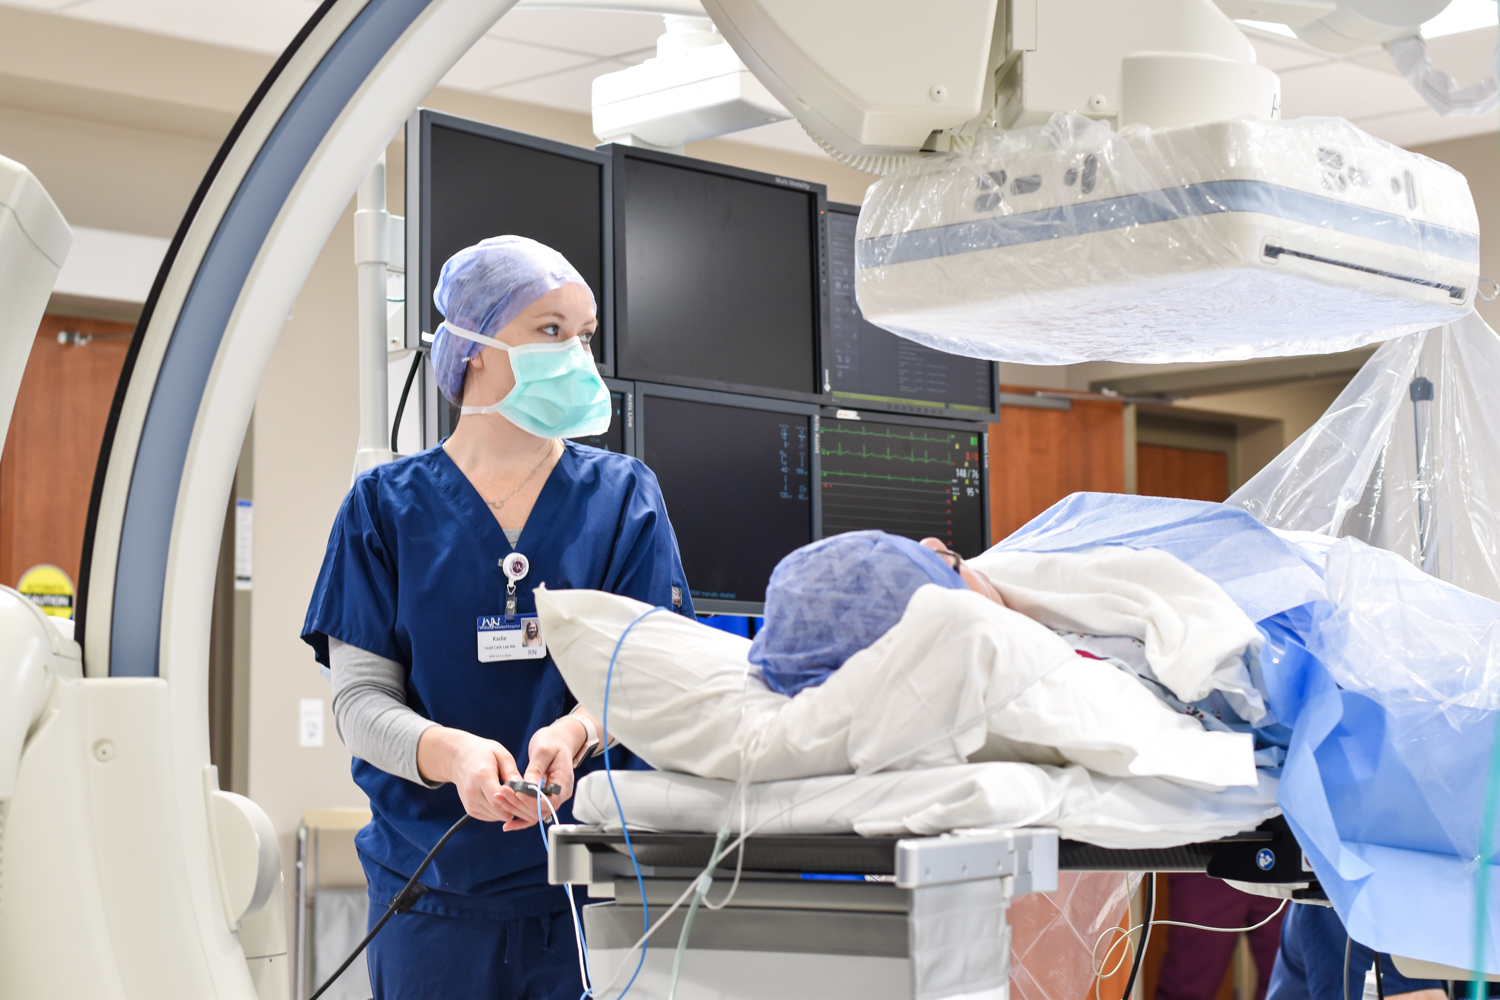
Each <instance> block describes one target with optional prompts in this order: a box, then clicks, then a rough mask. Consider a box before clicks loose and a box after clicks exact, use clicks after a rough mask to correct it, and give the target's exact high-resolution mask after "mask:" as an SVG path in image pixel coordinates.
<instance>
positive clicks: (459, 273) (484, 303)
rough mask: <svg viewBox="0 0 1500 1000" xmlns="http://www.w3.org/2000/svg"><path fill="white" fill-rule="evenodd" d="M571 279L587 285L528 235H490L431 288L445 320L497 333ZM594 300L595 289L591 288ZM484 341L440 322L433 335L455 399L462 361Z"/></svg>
mask: <svg viewBox="0 0 1500 1000" xmlns="http://www.w3.org/2000/svg"><path fill="white" fill-rule="evenodd" d="M567 284H579V285H582V286H583V287H585V288H588V282H586V281H584V280H583V275H581V274H579V273H578V271H577V269H575V268H574V267H573V265H572V264H569V263H568V259H567V258H566V257H564V256H563V255H562V254H560V253H558V252H557V251H556V250H554V249H552V248H551V247H549V246H546V245H544V244H541V243H538V242H537V241H536V240H529V239H527V238H526V237H524V236H492V237H490V238H489V239H487V240H484V241H483V242H481V243H476V244H474V245H473V246H471V247H468V248H466V249H463V250H460V251H459V252H458V253H456V254H454V255H453V256H452V257H449V258H448V263H446V264H444V265H443V271H442V273H441V274H439V275H438V283H437V288H435V289H434V290H433V292H432V302H433V305H435V306H437V308H438V312H440V313H442V314H443V317H444V319H445V320H446V321H447V322H449V323H452V324H453V325H454V326H457V327H459V328H461V329H464V330H468V331H470V332H471V333H478V334H483V335H484V336H486V337H493V336H495V334H497V333H499V332H500V331H501V330H503V329H504V328H505V327H507V326H509V325H510V322H511V320H513V319H515V318H516V317H517V316H519V315H521V313H522V312H523V311H524V310H525V309H526V307H527V306H529V305H531V304H532V303H533V302H535V301H536V300H537V299H539V298H541V297H542V296H543V295H546V294H547V293H548V292H550V291H552V290H553V289H556V288H561V287H562V286H563V285H567ZM589 298H590V301H592V300H593V292H592V291H590V293H589ZM482 350H484V345H483V344H477V343H475V342H474V341H472V340H465V339H464V338H462V337H455V336H453V334H451V333H449V332H448V331H447V329H445V328H444V327H441V326H440V327H438V329H437V334H436V335H435V336H434V337H433V338H432V373H433V376H434V377H435V378H436V379H437V385H438V388H439V389H441V390H442V391H443V395H444V396H447V397H448V401H449V402H452V403H457V402H458V397H459V393H460V391H461V390H462V389H463V384H464V366H465V365H467V364H468V362H469V359H470V358H472V357H473V356H474V355H476V354H478V353H479V352H480V351H482Z"/></svg>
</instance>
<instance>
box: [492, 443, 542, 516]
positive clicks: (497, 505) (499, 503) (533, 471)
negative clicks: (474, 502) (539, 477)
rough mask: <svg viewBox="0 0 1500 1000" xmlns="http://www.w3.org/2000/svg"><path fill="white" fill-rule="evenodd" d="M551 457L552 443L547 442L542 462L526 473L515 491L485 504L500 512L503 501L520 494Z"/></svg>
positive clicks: (503, 504)
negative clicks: (522, 488)
mask: <svg viewBox="0 0 1500 1000" xmlns="http://www.w3.org/2000/svg"><path fill="white" fill-rule="evenodd" d="M551 457H552V442H551V441H548V442H547V448H546V450H545V451H543V452H542V460H541V461H540V462H538V463H536V464H535V465H533V466H532V467H531V471H530V472H528V473H526V478H525V479H523V480H521V481H520V482H519V483H517V484H516V488H515V489H513V490H511V491H510V492H509V493H507V494H505V496H503V497H501V498H500V499H499V500H486V501H485V503H487V504H489V505H490V506H491V507H493V508H495V509H496V510H500V509H501V508H502V507H504V506H505V501H507V500H509V499H510V498H511V497H513V496H515V495H516V494H517V493H519V492H521V487H522V486H525V485H526V484H527V483H529V482H531V477H532V476H534V475H536V470H537V469H540V468H541V467H542V465H543V464H544V463H545V462H546V461H547V459H549V458H551Z"/></svg>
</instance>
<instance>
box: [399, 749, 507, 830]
mask: <svg viewBox="0 0 1500 1000" xmlns="http://www.w3.org/2000/svg"><path fill="white" fill-rule="evenodd" d="M417 770H418V771H420V772H421V773H422V777H424V778H426V779H427V780H428V781H431V782H436V783H444V782H452V783H453V784H454V785H455V786H457V788H458V797H459V799H460V800H462V802H463V804H464V811H465V812H467V813H468V814H469V815H470V816H473V817H474V818H475V819H479V820H484V821H485V822H487V823H505V822H508V821H510V820H512V819H514V818H515V817H516V813H515V812H514V811H512V810H511V809H510V808H509V807H508V806H507V805H506V804H505V799H504V798H502V797H501V795H500V790H501V789H502V788H504V787H505V783H506V782H507V781H515V780H517V779H518V778H520V777H521V772H520V771H519V770H518V769H517V768H516V759H515V758H514V757H512V756H511V753H510V751H509V750H507V749H505V747H503V746H502V745H500V744H499V743H496V742H495V741H494V740H486V739H483V738H481V737H478V736H475V735H474V734H473V733H466V732H464V731H463V730H462V729H449V728H448V727H447V726H428V727H427V729H426V730H425V731H423V733H422V737H421V739H420V740H418V741H417Z"/></svg>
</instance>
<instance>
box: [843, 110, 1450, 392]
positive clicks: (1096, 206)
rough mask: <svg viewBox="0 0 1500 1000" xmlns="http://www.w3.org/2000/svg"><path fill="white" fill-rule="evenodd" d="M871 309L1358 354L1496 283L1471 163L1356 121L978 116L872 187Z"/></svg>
mask: <svg viewBox="0 0 1500 1000" xmlns="http://www.w3.org/2000/svg"><path fill="white" fill-rule="evenodd" d="M856 264H857V288H858V295H859V305H860V308H861V310H862V311H863V312H864V315H865V318H867V319H868V320H870V322H872V323H875V324H876V325H878V326H882V327H885V328H886V329H889V330H892V331H894V332H896V333H898V334H901V335H902V336H905V337H908V338H910V339H912V340H915V341H917V342H919V343H923V344H926V345H928V346H931V347H935V348H938V349H939V350H944V351H949V352H953V353H959V354H966V355H970V356H973V357H983V358H993V359H995V360H999V361H1010V362H1020V363H1027V364H1071V363H1074V362H1080V361H1093V360H1106V359H1107V360H1115V361H1136V362H1166V361H1212V360H1235V359H1242V358H1254V357H1264V356H1271V355H1291V354H1318V353H1326V352H1332V351H1340V350H1348V349H1352V348H1355V347H1359V346H1361V345H1364V344H1370V343H1375V342H1378V341H1382V340H1387V339H1390V338H1391V337H1394V336H1398V335H1401V334H1406V333H1412V332H1415V331H1418V330H1422V329H1427V328H1430V327H1433V326H1435V325H1438V324H1440V323H1448V322H1452V321H1454V320H1456V319H1458V318H1459V317H1460V316H1462V315H1464V314H1465V313H1466V312H1468V311H1469V309H1470V307H1471V306H1472V303H1473V296H1474V289H1475V287H1476V285H1477V283H1478V277H1479V273H1478V268H1479V224H1478V219H1477V216H1476V214H1475V211H1474V202H1473V198H1472V197H1471V195H1470V193H1469V188H1468V184H1467V182H1466V181H1465V180H1464V178H1463V176H1462V175H1460V174H1459V173H1458V172H1457V171H1455V170H1453V169H1452V168H1450V167H1448V166H1445V165H1443V164H1440V163H1437V162H1435V161H1433V160H1430V159H1428V158H1427V157H1424V156H1420V155H1418V154H1416V153H1412V152H1410V151H1408V150H1404V149H1401V148H1399V147H1397V146H1393V145H1391V144H1390V143H1387V142H1382V141H1381V140H1378V139H1375V138H1373V137H1371V136H1369V135H1366V134H1365V133H1364V132H1361V131H1360V130H1359V129H1358V128H1356V127H1354V126H1353V125H1351V124H1349V123H1348V122H1346V121H1343V120H1341V119H1333V118H1302V119H1297V120H1294V121H1253V120H1248V119H1246V120H1239V121H1231V122H1218V123H1213V124H1207V125H1194V126H1183V127H1179V128H1165V129H1157V130H1151V129H1148V128H1145V127H1142V126H1130V127H1127V128H1126V129H1125V130H1123V131H1122V132H1119V133H1116V132H1114V131H1112V130H1111V129H1110V127H1109V126H1108V125H1107V124H1104V123H1102V122H1096V121H1093V120H1091V119H1088V118H1084V117H1082V116H1080V115H1076V114H1073V115H1056V116H1054V117H1053V118H1052V119H1051V120H1050V121H1048V122H1047V123H1046V124H1045V125H1041V126H1037V127H1034V128H1025V129H1016V130H1012V131H998V130H997V131H990V132H986V133H981V134H980V135H979V136H978V138H977V139H976V141H975V144H974V147H973V148H972V149H971V150H969V151H967V152H965V153H961V154H954V155H951V156H941V157H937V156H935V157H931V158H923V159H919V160H916V161H914V162H913V164H912V165H911V166H908V167H905V168H903V169H902V170H901V171H899V172H897V173H894V174H892V175H890V176H888V177H886V178H884V179H882V180H881V181H880V182H879V183H877V184H876V185H875V186H874V187H872V188H871V189H870V191H869V193H868V194H867V195H866V197H865V203H864V207H863V209H862V210H861V212H860V218H859V242H858V244H857V248H856Z"/></svg>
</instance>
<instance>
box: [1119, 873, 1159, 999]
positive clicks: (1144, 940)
mask: <svg viewBox="0 0 1500 1000" xmlns="http://www.w3.org/2000/svg"><path fill="white" fill-rule="evenodd" d="M1141 912H1142V913H1144V914H1145V915H1146V919H1145V920H1144V921H1143V923H1144V924H1145V926H1144V927H1142V928H1141V941H1140V944H1138V945H1136V949H1135V958H1133V959H1131V961H1130V978H1129V979H1127V980H1125V992H1124V993H1122V994H1120V997H1121V1000H1130V991H1131V990H1132V989H1134V988H1135V977H1136V976H1137V975H1139V974H1140V971H1141V960H1142V959H1144V958H1145V957H1146V945H1147V944H1149V943H1150V941H1151V921H1153V920H1155V919H1156V873H1155V872H1147V873H1146V895H1145V897H1144V898H1142V900H1141Z"/></svg>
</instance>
